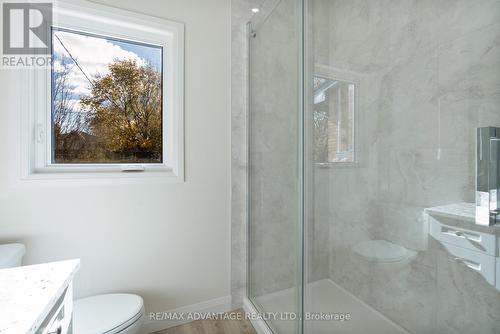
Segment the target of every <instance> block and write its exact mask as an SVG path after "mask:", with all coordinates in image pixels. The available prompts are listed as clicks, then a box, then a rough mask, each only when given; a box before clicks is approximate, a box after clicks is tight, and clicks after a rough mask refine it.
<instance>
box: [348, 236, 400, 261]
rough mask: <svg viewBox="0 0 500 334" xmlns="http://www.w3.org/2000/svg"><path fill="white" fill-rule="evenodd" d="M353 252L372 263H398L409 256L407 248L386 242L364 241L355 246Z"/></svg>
mask: <svg viewBox="0 0 500 334" xmlns="http://www.w3.org/2000/svg"><path fill="white" fill-rule="evenodd" d="M353 250H354V252H355V253H356V254H358V255H361V256H363V257H364V258H366V259H367V260H368V261H371V262H384V263H387V262H398V261H401V260H403V259H405V258H406V257H407V255H408V250H407V249H406V248H404V247H403V246H401V245H397V244H393V243H392V242H389V241H386V240H368V241H363V242H360V243H359V244H357V245H356V246H354V247H353Z"/></svg>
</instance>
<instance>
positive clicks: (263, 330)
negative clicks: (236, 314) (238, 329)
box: [243, 297, 273, 334]
mask: <svg viewBox="0 0 500 334" xmlns="http://www.w3.org/2000/svg"><path fill="white" fill-rule="evenodd" d="M243 309H244V310H245V312H247V313H250V314H252V315H254V314H258V313H259V311H258V310H257V309H256V308H255V306H254V305H253V303H252V302H251V301H250V300H249V299H248V298H246V297H245V298H244V299H243ZM251 318H252V319H251V320H250V321H251V323H252V326H253V328H254V329H255V331H256V332H257V334H273V331H272V330H271V329H270V328H269V326H268V325H267V324H266V322H265V321H264V320H263V319H262V318H261V317H251ZM253 318H255V319H257V320H254V319H253Z"/></svg>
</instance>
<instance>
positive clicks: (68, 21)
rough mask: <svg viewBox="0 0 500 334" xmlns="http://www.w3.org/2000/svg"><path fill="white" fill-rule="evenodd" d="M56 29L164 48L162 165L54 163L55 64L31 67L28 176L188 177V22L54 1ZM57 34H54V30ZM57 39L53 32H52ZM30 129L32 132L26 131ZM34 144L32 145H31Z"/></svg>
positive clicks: (75, 0)
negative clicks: (186, 118)
mask: <svg viewBox="0 0 500 334" xmlns="http://www.w3.org/2000/svg"><path fill="white" fill-rule="evenodd" d="M53 8H54V12H53V17H54V19H53V24H52V26H53V27H54V28H61V29H66V30H69V31H75V32H81V33H86V34H92V35H96V36H102V37H110V38H115V39H119V40H124V41H131V42H140V43H146V44H150V45H156V46H161V47H162V48H163V59H162V63H163V69H162V75H163V77H162V80H163V85H162V87H163V92H162V97H163V101H162V103H163V109H162V114H163V115H162V117H163V123H162V124H163V143H162V144H163V155H162V159H163V161H162V163H148V164H141V163H139V164H57V163H52V142H51V141H52V133H51V131H52V125H51V122H52V100H51V99H52V96H51V95H52V92H51V90H52V87H51V75H52V73H51V68H50V67H49V66H47V67H45V68H43V69H36V70H30V71H26V72H29V73H27V74H26V77H25V79H26V80H27V81H25V82H27V83H28V85H27V86H28V88H27V92H26V94H27V95H24V94H23V96H24V97H23V98H24V99H28V101H24V102H25V103H26V104H27V105H26V106H25V107H26V108H25V109H26V110H28V111H29V115H27V117H25V119H24V120H23V124H28V125H29V129H23V132H26V133H27V134H28V137H27V138H25V139H24V140H22V145H23V150H25V152H24V153H25V154H24V156H25V159H24V160H25V161H24V163H23V165H24V166H25V167H24V168H23V169H24V177H26V178H89V177H90V178H92V177H119V178H122V177H126V178H142V177H150V176H155V177H158V176H160V177H166V178H169V179H171V180H177V181H181V182H182V181H184V115H183V114H184V25H183V24H182V23H178V22H173V21H169V20H165V19H161V18H157V17H152V16H148V15H143V14H138V13H135V12H130V11H126V10H121V9H117V8H114V7H109V6H105V5H100V4H95V3H91V2H88V1H80V0H71V1H68V0H66V1H64V2H63V1H58V2H54V7H53ZM51 34H52V33H51ZM51 38H52V36H51ZM26 130H28V131H26ZM27 147H28V149H26V148H27Z"/></svg>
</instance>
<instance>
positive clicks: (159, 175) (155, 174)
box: [22, 167, 184, 183]
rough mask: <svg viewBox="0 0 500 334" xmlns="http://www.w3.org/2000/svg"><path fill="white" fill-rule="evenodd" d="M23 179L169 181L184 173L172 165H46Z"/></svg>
mask: <svg viewBox="0 0 500 334" xmlns="http://www.w3.org/2000/svg"><path fill="white" fill-rule="evenodd" d="M22 179H23V180H28V181H29V180H90V179H101V180H105V179H109V180H146V179H153V180H155V181H158V180H162V181H168V182H177V183H182V182H184V176H183V175H182V173H178V172H177V173H176V172H174V171H173V170H172V168H170V167H156V168H146V169H145V170H140V171H137V170H134V171H130V170H122V169H121V168H94V169H92V168H88V167H87V168H86V169H83V168H79V167H45V168H38V169H34V170H33V171H31V173H29V174H27V175H24V177H23V178H22Z"/></svg>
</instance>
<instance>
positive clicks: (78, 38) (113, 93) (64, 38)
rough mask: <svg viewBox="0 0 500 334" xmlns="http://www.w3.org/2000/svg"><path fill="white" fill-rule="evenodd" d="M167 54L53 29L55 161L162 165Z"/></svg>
mask: <svg viewBox="0 0 500 334" xmlns="http://www.w3.org/2000/svg"><path fill="white" fill-rule="evenodd" d="M162 53H163V50H162V47H159V46H154V45H148V44H142V43H137V42H132V41H125V40H119V39H113V38H107V37H102V36H96V35H91V34H84V33H80V32H75V31H69V30H62V29H55V28H53V30H52V58H53V65H52V73H51V74H52V89H51V91H52V118H51V128H52V152H51V153H52V163H55V164H82V163H91V164H96V163H99V164H106V163H108V164H111V163H113V164H116V163H123V164H128V163H141V164H143V163H162V162H163V159H164V157H163V145H164V144H165V143H163V124H162V123H163V110H162V109H163V108H162V95H163V93H162V69H163V64H162V59H163V56H162Z"/></svg>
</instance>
